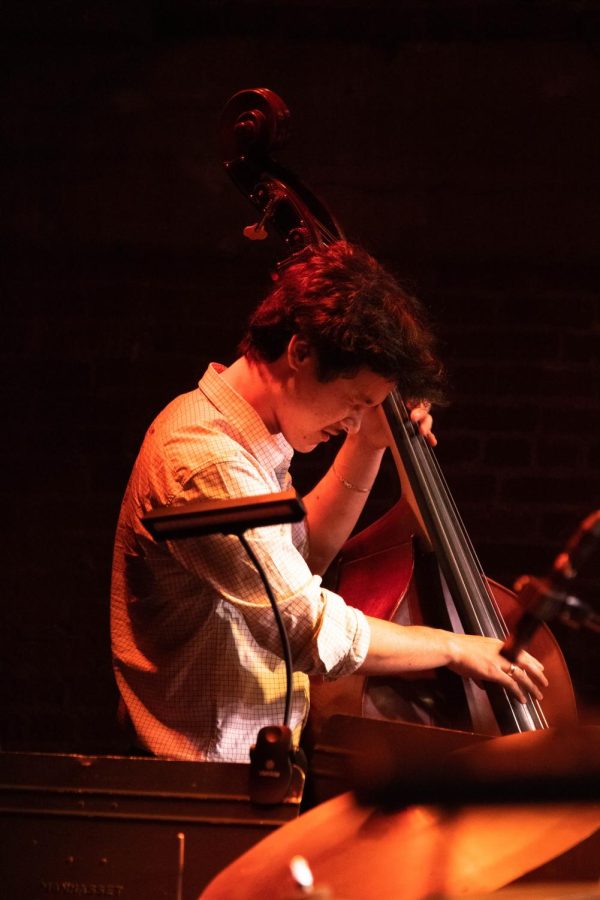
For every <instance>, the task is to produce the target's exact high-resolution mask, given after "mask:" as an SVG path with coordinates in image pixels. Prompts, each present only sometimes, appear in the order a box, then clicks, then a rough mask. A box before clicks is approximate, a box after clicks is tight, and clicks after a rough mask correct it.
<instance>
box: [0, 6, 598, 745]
mask: <svg viewBox="0 0 600 900" xmlns="http://www.w3.org/2000/svg"><path fill="white" fill-rule="evenodd" d="M11 6H12V9H11V8H10V7H9V9H8V10H7V11H6V12H4V13H3V14H2V15H3V23H2V24H3V25H4V29H3V30H4V34H5V38H4V40H5V42H6V46H5V47H4V48H3V49H4V51H5V57H6V58H7V59H8V71H9V76H10V77H9V79H8V81H7V83H6V86H5V88H4V93H3V117H2V126H1V128H2V133H3V138H4V145H5V149H6V153H5V156H6V159H7V166H6V168H5V173H4V184H3V197H4V203H3V210H2V213H1V214H0V215H1V216H2V231H3V238H4V246H5V250H6V252H5V259H4V265H3V272H4V278H3V281H4V290H3V298H4V302H3V308H4V317H3V318H4V323H5V327H4V328H3V330H2V336H1V338H0V365H1V368H2V376H3V377H2V380H1V382H0V391H1V395H2V408H3V411H4V416H3V418H4V421H5V438H4V441H3V443H2V448H1V452H2V471H3V472H4V476H5V477H4V478H3V479H2V485H1V488H0V492H1V497H0V500H1V503H2V509H3V510H4V514H5V515H4V525H5V529H6V537H5V539H4V541H3V545H2V546H3V550H4V554H5V559H4V564H3V567H2V572H3V576H4V578H3V581H4V591H3V594H4V603H3V609H4V612H5V616H4V618H5V625H6V627H5V629H4V635H5V638H4V641H3V643H4V650H3V655H4V658H5V660H6V663H7V666H6V674H5V676H4V678H3V692H4V694H5V703H4V710H5V726H4V745H5V746H7V747H28V748H31V749H43V748H52V749H66V750H78V749H79V750H80V749H84V750H94V749H103V748H111V747H113V746H114V745H115V733H114V728H113V724H112V718H113V710H114V703H115V694H114V688H113V684H112V677H111V673H110V665H109V652H108V632H107V629H108V589H109V572H110V554H111V543H112V534H113V529H114V524H115V520H116V516H117V511H118V504H119V500H120V496H121V493H122V490H123V487H124V484H125V481H126V478H127V474H128V471H129V468H130V466H131V463H132V461H133V459H134V457H135V453H136V449H137V446H138V445H139V442H140V440H141V438H142V436H143V433H144V430H145V427H146V426H147V424H148V423H149V421H150V419H151V417H152V416H153V415H154V413H155V412H156V411H157V410H158V409H160V407H161V406H162V405H163V404H164V403H165V402H166V401H167V400H168V399H170V397H172V396H173V395H174V394H176V393H178V392H181V391H183V390H186V389H188V388H189V387H191V386H192V385H194V384H195V381H196V380H197V377H198V376H199V374H201V372H202V370H203V368H204V366H205V364H206V362H207V361H208V360H209V359H212V358H217V359H221V360H222V361H224V362H227V361H228V360H230V359H231V358H232V354H233V352H234V348H235V344H236V342H237V340H238V338H239V337H240V335H241V331H242V326H243V321H244V319H245V317H246V315H247V313H248V311H249V309H250V308H251V307H252V305H253V304H254V302H255V300H256V299H257V298H258V297H259V296H260V295H261V293H262V292H263V290H264V288H265V286H266V284H267V283H268V277H267V270H268V265H269V263H270V261H271V250H270V248H268V247H264V246H262V245H261V246H257V245H249V244H246V243H244V240H243V238H242V237H241V229H242V227H243V225H244V224H247V223H248V222H249V221H251V220H252V211H251V209H250V207H249V206H247V205H246V204H245V201H244V200H243V198H241V196H239V195H238V194H237V193H236V191H235V188H234V187H233V186H232V185H231V184H230V183H229V182H228V180H227V178H226V176H225V174H224V173H223V172H222V169H221V165H220V161H219V156H218V148H217V141H216V133H217V124H218V116H219V112H220V109H221V108H222V106H223V105H224V103H225V101H226V99H227V98H228V97H229V96H230V95H231V94H232V93H233V92H235V91H236V90H238V89H240V88H244V87H252V86H258V85H266V86H269V87H271V88H273V89H274V90H276V91H278V92H279V93H281V95H282V96H283V97H284V98H285V100H286V101H287V102H288V104H289V105H290V108H291V109H292V114H293V117H294V138H293V142H292V144H291V145H290V147H289V149H288V151H287V152H286V153H285V161H286V162H287V163H288V164H290V165H291V166H295V167H297V169H298V171H299V172H300V173H301V175H302V177H304V178H305V179H306V181H307V182H308V183H309V184H310V185H311V186H312V187H313V189H314V190H315V191H316V192H317V193H320V194H322V195H323V197H325V198H326V199H327V201H328V202H329V204H330V205H331V207H332V208H333V209H334V210H335V212H336V213H337V215H338V217H339V219H340V221H341V222H342V223H343V224H344V226H345V227H346V229H347V232H348V234H349V235H350V236H351V237H352V238H354V239H357V240H360V241H363V242H364V243H365V244H366V245H367V246H368V247H369V248H370V249H371V250H372V251H374V252H375V253H376V254H377V255H379V256H380V257H381V258H382V259H383V260H384V261H385V262H387V263H388V264H389V265H390V266H391V267H392V268H393V269H394V270H395V271H396V272H397V273H399V274H400V275H401V276H402V277H403V278H404V279H405V280H406V281H407V283H408V284H409V285H410V286H411V287H412V288H414V289H415V290H416V291H417V293H419V294H420V295H421V296H422V297H423V299H424V300H425V302H426V304H427V305H428V307H429V309H430V310H431V312H432V315H433V317H434V319H435V320H436V321H437V324H438V330H439V333H440V336H441V339H442V346H443V352H444V356H445V357H446V359H447V361H448V364H449V369H450V372H451V376H452V385H453V389H452V401H453V402H452V404H451V405H450V406H449V407H448V408H447V409H445V410H440V411H438V413H437V415H436V430H437V433H438V436H439V438H440V449H439V456H440V459H441V461H442V463H443V465H444V469H445V471H446V473H447V477H448V480H449V483H450V487H451V489H452V491H453V492H454V494H455V497H456V499H457V502H458V504H459V507H460V509H461V510H462V511H463V515H464V518H465V521H466V524H467V526H468V528H469V531H470V533H471V535H472V538H473V541H474V543H475V545H476V547H477V549H478V550H479V551H480V554H481V557H482V560H483V563H484V567H485V571H486V572H487V573H488V574H489V575H491V576H493V577H495V578H497V579H498V580H501V581H503V582H505V583H508V584H510V583H512V581H513V580H514V578H515V576H516V575H518V574H520V573H521V572H524V571H532V572H534V573H538V574H541V573H542V572H544V571H545V570H546V568H547V567H548V565H549V563H550V562H551V560H552V559H553V556H554V555H555V553H556V552H557V550H558V549H559V547H560V546H561V544H562V542H563V541H564V540H565V539H566V537H567V536H568V535H569V534H570V532H571V531H572V530H573V528H574V527H575V526H576V524H577V523H578V521H579V520H580V519H581V517H582V516H583V515H585V514H587V513H588V512H590V511H591V510H592V509H595V508H598V506H599V505H600V476H599V474H598V472H599V463H600V437H599V435H600V427H599V425H600V421H599V420H600V397H599V389H600V388H599V385H600V377H599V371H598V365H599V362H598V335H599V332H600V305H599V304H600V300H599V293H598V278H597V275H598V262H597V243H598V208H599V204H598V200H599V199H600V198H599V196H598V195H599V182H598V170H597V156H598V148H599V146H600V141H599V138H600V125H599V122H600V117H599V116H598V107H597V97H598V88H599V81H600V67H599V64H598V55H597V50H596V45H597V42H598V35H599V29H598V27H597V26H598V20H597V9H598V7H597V4H592V3H590V4H587V5H586V9H585V10H581V9H580V10H579V12H577V10H575V11H571V12H570V13H567V12H564V16H563V18H561V17H560V15H559V12H560V10H561V9H562V10H563V11H565V10H567V6H568V5H565V6H564V7H563V6H561V5H560V4H558V5H557V4H551V3H549V4H537V5H535V6H536V9H537V14H536V15H533V14H532V13H531V9H530V10H529V12H527V11H524V10H523V9H522V8H521V4H518V3H512V2H506V3H504V4H501V3H492V4H490V5H489V7H488V9H489V11H490V15H489V17H488V18H486V17H485V16H484V15H483V13H482V12H481V11H479V13H478V14H475V13H474V8H475V7H474V6H471V7H469V5H468V4H467V5H465V4H460V3H451V2H448V3H444V4H436V5H433V6H428V5H423V4H419V3H401V4H393V5H392V4H388V3H384V2H380V3H376V4H362V5H361V4H356V5H355V7H353V9H352V11H351V14H350V15H348V14H346V15H345V16H342V17H341V18H340V14H339V11H338V12H336V10H337V9H338V7H339V6H340V4H335V3H334V4H330V5H328V7H327V14H326V15H323V16H317V15H316V13H315V9H316V7H315V9H313V6H312V5H311V4H295V3H288V4H279V3H275V4H271V5H267V4H264V3H260V2H255V3H250V4H229V5H228V10H229V19H228V21H227V22H224V20H223V18H222V15H221V14H220V13H219V4H212V3H210V4H207V5H206V15H204V16H201V15H199V13H198V10H197V9H196V7H194V6H193V5H192V4H187V3H183V2H181V3H179V2H178V3H170V4H160V3H159V4H155V5H154V6H153V7H152V10H150V9H146V8H143V5H141V4H137V3H135V2H134V0H127V2H124V3H122V4H119V7H118V10H117V8H116V7H115V9H114V10H112V11H109V10H107V9H106V8H105V6H104V5H103V4H100V3H92V2H90V3H86V4H76V3H74V2H73V3H70V2H67V0H65V2H63V3H61V4H52V5H50V7H48V8H47V9H46V8H45V7H44V8H43V9H42V7H41V6H40V5H36V4H19V5H17V4H16V3H14V4H12V5H11ZM38 6H39V8H36V7H38ZM300 6H302V7H303V10H304V18H302V17H301V16H300V14H299V8H300ZM544 11H545V13H546V14H544ZM252 12H254V13H255V15H254V16H253V15H251V13H252ZM346 13H347V11H346ZM336 15H337V16H338V18H337V19H336ZM578 15H579V18H578ZM584 15H585V16H587V18H586V19H583V18H582V17H583V16H584ZM307 17H308V18H307ZM342 21H343V22H344V23H345V25H344V27H341V25H340V24H339V23H341V22H342ZM302 22H304V26H302V25H301V23H302ZM307 22H309V23H310V28H309V27H308V25H307V24H306V23H307ZM336 22H337V23H338V25H339V27H337V25H336ZM265 23H267V24H265ZM583 33H585V39H584V38H583V37H582V34H583ZM318 466H319V456H318V454H317V455H316V457H315V459H314V460H310V459H299V460H298V466H297V469H298V483H299V484H308V483H310V481H311V480H312V479H314V478H315V477H316V474H317V470H318ZM393 481H394V478H393V473H391V472H390V471H389V469H388V470H386V472H384V474H383V475H382V482H381V485H382V486H381V487H380V488H379V491H378V494H377V496H376V497H375V502H374V506H373V508H372V510H371V513H370V515H371V517H372V516H373V515H375V514H376V513H377V512H378V511H379V510H380V509H381V508H382V507H383V504H384V500H385V497H386V496H387V495H389V493H390V490H393ZM596 577H597V576H596V575H595V573H594V572H593V571H592V572H591V573H590V576H589V578H588V585H587V589H588V591H589V592H590V594H592V595H593V594H594V591H596V596H597V584H598V582H597V580H594V579H595V578H596ZM557 632H558V633H559V636H560V639H561V643H562V644H563V646H564V647H565V649H566V651H567V653H568V655H569V661H570V663H571V666H572V669H573V672H574V675H575V678H576V682H577V686H578V689H579V691H580V695H581V698H582V701H583V705H584V707H585V709H586V711H587V714H589V715H591V716H594V715H595V707H596V704H597V703H598V702H599V697H598V689H597V684H598V668H597V663H596V659H597V653H595V652H594V650H595V647H594V642H593V639H592V637H590V636H585V635H581V634H571V633H570V632H566V630H564V629H562V628H557Z"/></svg>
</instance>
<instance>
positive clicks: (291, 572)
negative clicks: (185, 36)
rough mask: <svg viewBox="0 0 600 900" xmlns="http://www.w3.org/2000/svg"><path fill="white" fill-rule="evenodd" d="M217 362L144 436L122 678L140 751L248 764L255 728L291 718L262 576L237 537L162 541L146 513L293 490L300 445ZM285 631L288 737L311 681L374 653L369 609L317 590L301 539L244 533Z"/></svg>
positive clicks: (297, 531)
mask: <svg viewBox="0 0 600 900" xmlns="http://www.w3.org/2000/svg"><path fill="white" fill-rule="evenodd" d="M220 371H222V367H220V366H217V365H214V364H213V365H211V366H210V367H209V368H208V370H207V372H206V373H205V375H204V376H203V378H202V380H201V381H200V383H199V385H198V388H197V389H196V390H194V391H191V392H190V393H188V394H183V395H182V396H180V397H178V398H176V399H175V400H174V401H173V402H172V403H170V404H169V405H168V406H167V407H166V409H165V410H163V412H162V413H160V415H159V416H158V417H157V418H156V420H155V421H154V422H153V424H152V425H151V426H150V428H149V430H148V433H147V434H146V437H145V440H144V443H143V445H142V448H141V450H140V453H139V455H138V458H137V460H136V463H135V466H134V468H133V472H132V474H131V478H130V480H129V484H128V486H127V490H126V493H125V496H124V499H123V504H122V508H121V514H120V517H119V523H118V527H117V535H116V540H115V550H114V560H113V579H112V615H111V631H112V645H113V660H114V669H115V675H116V679H117V683H118V686H119V689H120V691H121V695H122V697H123V700H124V702H125V704H126V707H127V710H128V712H129V716H130V718H131V721H132V723H133V726H134V728H135V730H136V733H137V735H138V740H139V741H140V742H141V744H142V745H143V746H144V747H146V748H147V749H149V750H150V751H152V752H153V753H155V754H157V755H161V756H168V757H172V758H177V759H195V760H212V761H229V762H248V761H249V748H250V746H251V745H252V744H253V743H254V742H255V740H256V735H257V733H258V731H259V729H260V728H262V727H263V726H264V725H267V724H278V723H280V722H281V721H282V718H283V705H284V696H285V667H284V663H283V660H282V650H281V645H280V641H279V636H278V632H277V628H276V624H275V620H274V617H273V612H272V610H271V608H270V605H269V602H268V598H267V597H266V596H265V591H264V587H263V585H262V582H261V580H260V577H259V575H258V573H257V572H256V570H255V568H254V567H253V565H252V563H251V562H250V560H249V559H248V557H247V555H246V553H245V551H244V549H243V548H242V546H241V544H240V543H239V541H238V539H237V538H236V537H235V536H224V535H211V536H206V537H202V538H184V539H180V540H176V541H166V542H161V543H156V542H155V541H153V539H152V538H151V537H150V535H149V534H148V533H147V532H146V530H145V528H144V527H143V525H142V524H141V522H140V516H141V515H142V514H143V513H144V512H148V511H149V510H150V509H153V508H155V507H156V506H161V505H164V504H173V505H176V504H180V503H184V502H186V501H189V500H195V499H199V498H205V499H209V498H210V499H218V498H230V497H231V498H234V497H240V496H251V495H253V494H266V493H270V492H276V491H281V490H284V489H286V488H287V487H289V486H290V476H289V472H288V469H289V464H290V460H291V457H292V448H291V447H290V445H289V444H288V443H287V441H286V440H285V439H284V438H283V436H282V435H280V434H279V435H272V434H270V433H269V432H268V430H267V428H266V426H265V424H264V423H263V421H262V419H261V418H260V417H259V416H258V414H257V413H256V411H255V410H254V409H253V407H252V406H250V405H249V404H248V403H247V402H246V401H245V400H244V399H243V398H242V397H241V396H240V395H239V394H238V393H237V392H236V391H234V390H233V389H232V388H231V387H230V386H229V385H228V384H227V383H226V382H225V381H224V380H223V379H222V378H220V376H219V372H220ZM246 537H247V539H248V540H249V541H250V542H251V544H252V548H253V550H254V552H255V553H256V554H257V556H258V557H259V559H260V561H261V564H262V566H263V567H264V570H265V573H266V576H267V578H268V580H269V583H270V586H271V587H272V589H273V593H274V595H275V597H276V600H277V603H278V606H279V609H280V610H281V613H282V617H283V620H284V622H285V626H286V629H287V633H288V636H289V640H290V645H291V649H292V656H293V665H294V683H293V702H292V721H291V724H292V728H293V731H294V737H295V740H296V741H297V740H298V738H299V735H300V731H301V728H302V726H303V724H304V722H305V720H306V716H307V714H308V701H309V682H308V675H313V674H314V675H317V674H318V675H324V676H325V677H328V678H337V677H340V676H342V675H346V674H350V673H351V672H353V671H355V670H356V669H357V668H358V667H359V665H360V664H361V662H362V661H363V660H364V658H365V656H366V653H367V650H368V645H369V626H368V623H367V621H366V620H365V618H364V616H363V615H362V613H361V612H359V611H358V610H356V609H353V608H352V607H349V606H347V605H346V604H345V603H344V601H343V600H342V598H341V597H339V596H338V595H337V594H335V593H333V592H331V591H329V590H326V589H325V588H323V587H322V586H321V579H320V578H319V577H318V576H316V575H313V574H312V573H311V572H310V570H309V568H308V566H307V564H306V561H305V558H304V553H305V551H306V547H307V531H306V526H305V524H304V523H300V524H299V525H294V526H291V525H273V526H269V527H265V528H261V529H255V530H254V531H249V532H248V533H247V535H246Z"/></svg>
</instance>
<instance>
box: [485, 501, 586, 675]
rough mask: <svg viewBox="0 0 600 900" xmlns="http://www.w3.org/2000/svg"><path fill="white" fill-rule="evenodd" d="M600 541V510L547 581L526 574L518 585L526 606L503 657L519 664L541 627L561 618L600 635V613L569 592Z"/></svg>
mask: <svg viewBox="0 0 600 900" xmlns="http://www.w3.org/2000/svg"><path fill="white" fill-rule="evenodd" d="M599 541H600V510H596V511H595V512H593V513H591V514H590V515H589V516H587V518H585V519H584V520H583V521H582V522H581V523H580V525H579V527H578V528H577V530H576V531H575V532H574V534H573V535H572V536H571V537H570V538H569V540H568V541H567V544H566V546H565V548H564V550H563V551H562V552H561V553H559V554H558V556H557V557H556V559H555V560H554V563H553V565H552V569H551V571H550V574H549V575H548V576H546V577H545V578H534V577H533V576H532V575H522V576H521V577H520V578H518V579H517V581H516V582H515V591H516V592H517V593H518V594H519V599H520V600H521V602H522V603H523V606H524V607H525V612H524V613H523V615H522V616H521V618H520V619H519V621H518V622H517V624H516V627H515V629H514V632H513V633H512V634H511V635H510V636H509V637H508V638H507V640H506V642H505V644H504V646H503V648H502V651H501V652H502V655H503V656H504V657H505V658H506V659H508V660H510V662H515V661H516V658H517V656H518V655H519V652H520V650H522V648H523V647H525V646H526V645H527V644H528V643H529V641H530V640H531V638H532V637H533V635H534V634H535V632H536V631H537V629H538V628H539V626H540V625H541V624H542V623H544V622H550V621H551V620H552V619H555V618H559V619H560V620H561V621H562V622H564V623H565V624H566V625H570V626H572V627H574V628H578V627H581V626H582V625H584V626H585V627H586V628H590V629H591V630H592V631H598V632H600V614H598V613H597V612H595V611H594V610H593V609H592V608H591V606H590V605H589V604H588V603H584V602H583V601H582V600H580V599H579V598H578V597H575V596H574V595H573V594H571V593H570V592H569V587H570V585H571V583H572V582H573V581H574V580H575V578H576V577H577V575H578V573H579V571H580V570H581V567H582V566H583V564H584V563H585V561H586V560H587V559H588V558H589V557H590V556H591V555H592V553H593V551H594V550H595V549H596V546H597V544H598V542H599Z"/></svg>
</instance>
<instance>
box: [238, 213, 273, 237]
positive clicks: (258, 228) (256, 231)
mask: <svg viewBox="0 0 600 900" xmlns="http://www.w3.org/2000/svg"><path fill="white" fill-rule="evenodd" d="M264 221H265V216H263V217H262V219H260V220H259V221H258V222H257V223H256V224H255V225H246V227H245V228H244V231H243V234H244V237H246V238H248V239H249V240H250V241H264V239H265V238H266V237H268V234H267V229H266V228H265V226H264V225H263V222H264Z"/></svg>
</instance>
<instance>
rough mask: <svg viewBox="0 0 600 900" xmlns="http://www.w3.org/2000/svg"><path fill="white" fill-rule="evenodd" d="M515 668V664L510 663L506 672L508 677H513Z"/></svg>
mask: <svg viewBox="0 0 600 900" xmlns="http://www.w3.org/2000/svg"><path fill="white" fill-rule="evenodd" d="M516 670H517V667H516V665H515V664H514V663H511V664H510V668H509V670H508V672H507V673H506V674H507V675H508V677H509V678H514V677H515V672H516Z"/></svg>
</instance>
